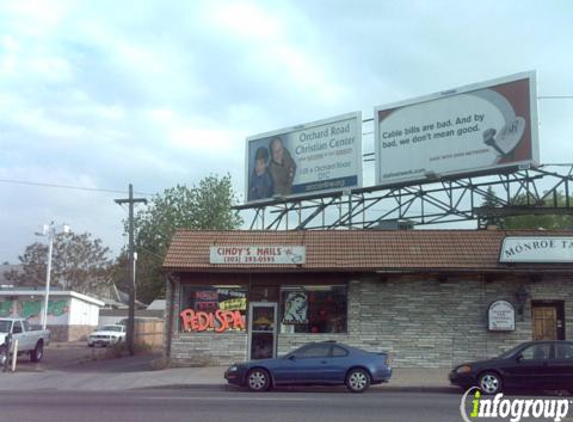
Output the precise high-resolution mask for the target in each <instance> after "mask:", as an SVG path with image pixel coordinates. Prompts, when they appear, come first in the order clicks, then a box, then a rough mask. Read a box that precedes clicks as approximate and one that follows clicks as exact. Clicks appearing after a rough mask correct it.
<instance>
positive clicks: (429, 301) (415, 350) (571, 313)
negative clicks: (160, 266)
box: [171, 275, 573, 368]
mask: <svg viewBox="0 0 573 422" xmlns="http://www.w3.org/2000/svg"><path fill="white" fill-rule="evenodd" d="M521 286H524V287H525V288H526V289H527V290H528V292H529V294H530V298H529V299H528V301H527V305H526V306H525V309H524V312H523V315H522V316H520V315H518V314H517V315H516V330H515V331H513V332H489V331H488V330H487V309H488V306H489V305H490V304H491V303H492V302H493V301H495V300H507V301H508V302H510V303H513V304H514V306H515V307H516V308H517V306H516V296H515V293H516V291H517V290H518V289H519V288H520V287H521ZM174 296H175V302H174V313H173V315H174V319H173V334H172V335H173V341H172V346H171V357H172V358H173V359H174V360H176V361H177V360H179V361H182V362H183V361H188V362H198V363H203V362H204V363H216V364H227V363H230V362H233V361H238V360H245V359H246V356H247V340H248V339H247V335H246V334H242V333H227V334H207V333H199V334H198V333H179V328H178V327H179V323H178V314H179V308H178V304H179V288H178V285H176V289H175V295H174ZM532 300H534V301H535V300H564V301H565V327H566V338H568V339H571V338H573V309H571V304H572V303H573V278H569V279H567V278H565V277H563V276H551V275H545V276H543V278H542V280H540V281H532V280H531V279H530V278H528V277H522V278H519V277H503V278H496V279H494V280H493V281H488V280H485V279H483V278H482V277H478V276H476V277H463V278H448V279H443V280H437V279H434V278H422V277H421V276H418V277H415V276H412V277H405V276H397V277H393V278H388V279H380V278H378V277H372V278H363V279H360V280H352V281H351V282H350V283H349V297H348V333H347V334H279V337H278V353H279V354H283V353H287V352H289V351H291V350H292V349H294V348H295V347H298V346H300V345H302V344H305V343H307V342H310V341H323V340H336V341H341V342H345V343H347V344H349V345H354V346H357V347H361V348H364V349H366V350H372V351H382V350H386V351H390V352H391V353H392V355H393V358H394V363H393V365H394V366H395V367H428V368H435V367H450V366H452V365H454V364H457V363H460V362H463V361H467V360H476V359H484V358H488V357H493V356H496V355H498V354H500V353H501V352H502V351H505V350H507V349H509V348H511V347H513V346H515V345H517V344H519V343H521V342H523V341H528V340H531V338H532V327H531V301H532Z"/></svg>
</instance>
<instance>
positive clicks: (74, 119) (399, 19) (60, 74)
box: [0, 0, 573, 260]
mask: <svg viewBox="0 0 573 422" xmlns="http://www.w3.org/2000/svg"><path fill="white" fill-rule="evenodd" d="M444 10H447V11H448V13H444ZM570 11H571V10H570V6H569V5H568V3H559V2H551V7H548V6H547V5H542V4H540V5H529V6H528V7H523V3H522V2H517V1H509V2H504V3H503V4H500V3H499V2H496V1H487V0H486V1H484V2H482V3H480V5H479V6H476V5H475V4H466V3H464V2H455V1H446V0H444V1H441V0H440V1H437V2H432V3H429V2H422V1H420V2H411V3H409V4H408V5H403V4H402V3H399V2H379V1H374V0H372V1H367V0H362V1H361V2H357V3H349V2H347V1H337V0H332V1H328V2H303V1H286V0H277V1H273V2H267V1H262V0H261V1H255V0H228V1H227V0H218V1H192V2H181V1H167V2H157V1H150V0H138V1H136V2H135V1H129V2H127V1H125V2H124V1H121V2H119V1H115V0H101V1H97V2H76V1H64V0H53V1H49V0H46V1H39V0H17V1H6V2H0V145H1V146H2V154H1V155H0V176H2V177H4V178H7V179H15V178H21V179H23V180H34V179H35V180H40V181H42V180H49V181H51V182H53V183H60V184H71V185H78V184H86V185H87V186H92V187H101V188H119V189H125V188H126V186H127V184H128V183H134V185H135V187H136V189H139V190H142V191H151V192H154V191H159V190H161V189H163V188H167V187H169V186H173V185H174V184H176V183H194V182H197V181H198V180H199V179H200V178H201V177H203V176H205V175H207V174H209V173H227V172H228V171H230V172H231V174H232V176H233V177H234V178H235V180H234V183H235V186H236V187H237V189H238V190H242V185H243V180H242V177H243V174H244V169H243V166H244V157H243V154H244V147H245V137H246V136H248V135H254V134H257V133H261V132H266V131H269V130H273V129H277V128H281V127H286V126H292V125H295V124H300V123H305V122H308V121H313V120H317V119H321V118H325V117H329V116H331V115H334V114H339V113H343V112H348V111H354V110H362V111H363V112H364V116H365V117H369V116H371V114H372V107H373V106H374V105H380V104H386V103H389V102H393V101H398V100H402V99H407V98H409V97H417V96H421V95H425V94H429V93H432V92H436V91H440V90H443V89H448V88H453V87H456V86H459V85H463V84H467V83H472V82H479V81H481V80H486V79H490V78H493V77H497V76H502V75H504V74H509V73H513V72H517V71H522V70H527V69H532V68H537V69H538V70H539V75H538V77H539V86H540V94H546V95H549V94H570V93H571V92H573V82H572V81H571V78H570V77H569V70H568V69H569V68H570V67H571V66H570V62H571V59H570V58H569V55H568V51H569V49H570V48H569V45H568V43H569V40H570V39H571V38H572V37H573V29H572V28H571V25H570V23H569V20H568V17H569V16H570V13H569V12H570ZM508 16H511V17H512V18H511V19H508ZM532 28H534V30H533V29H532ZM569 109H570V106H569V103H567V102H561V103H556V102H553V103H551V102H542V103H541V104H540V116H541V119H542V126H541V131H540V135H541V149H542V159H544V160H550V161H556V160H560V161H563V160H566V159H567V157H569V159H567V160H569V161H570V157H571V156H572V155H573V154H572V151H573V150H572V149H571V145H570V144H569V143H568V142H567V139H568V134H569V133H571V131H572V129H571V123H570V119H569V118H568V115H569V114H570V113H569ZM568 113H569V114H568ZM367 129H368V127H367V128H366V130H367ZM364 143H365V150H371V149H372V144H373V141H372V135H368V136H365V139H364ZM563 157H565V158H563ZM367 173H368V174H367V177H365V179H367V180H370V179H371V177H370V175H371V169H368V170H367ZM0 197H2V198H3V199H4V198H9V201H10V206H9V207H8V206H4V205H3V207H2V208H1V210H0V212H1V213H2V218H1V219H0V230H2V233H3V234H4V236H3V240H0V260H5V259H12V257H14V256H15V255H16V254H17V253H19V252H21V248H20V246H21V245H22V244H23V242H24V241H28V240H30V238H29V236H28V233H31V232H33V230H34V229H35V227H33V228H31V229H30V228H29V226H30V225H31V224H32V223H33V224H42V223H44V222H46V221H47V220H48V219H52V218H55V219H57V220H62V219H66V220H69V221H72V220H73V222H74V224H75V225H77V226H78V227H82V226H85V230H89V231H91V232H93V233H94V235H96V236H99V233H102V234H101V236H102V237H104V240H106V242H111V243H114V242H115V243H116V244H119V243H121V242H122V241H123V239H122V238H121V236H119V237H117V238H114V236H117V232H118V231H121V230H120V229H117V227H116V226H117V224H119V223H117V220H120V219H121V218H122V216H121V215H119V216H118V215H117V213H118V212H123V211H122V210H121V209H119V210H117V209H116V208H119V207H117V206H116V205H115V204H113V201H111V199H110V198H109V197H101V196H99V195H97V194H93V193H85V194H80V193H78V192H75V191H66V190H63V191H61V192H59V191H58V192H56V191H53V190H50V189H48V190H46V189H42V188H29V187H24V186H12V185H6V184H1V183H0ZM3 204H4V202H3ZM82 204H85V206H83V205H82ZM100 216H102V218H100ZM103 216H105V218H103Z"/></svg>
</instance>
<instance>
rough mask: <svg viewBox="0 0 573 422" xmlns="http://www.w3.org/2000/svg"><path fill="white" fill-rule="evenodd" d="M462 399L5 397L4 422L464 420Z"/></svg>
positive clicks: (0, 409) (0, 403)
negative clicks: (460, 408)
mask: <svg viewBox="0 0 573 422" xmlns="http://www.w3.org/2000/svg"><path fill="white" fill-rule="evenodd" d="M459 400H460V396H459V395H457V394H436V393H393V392H388V393H380V392H367V393H365V394H361V395H356V394H351V393H348V392H346V391H344V390H341V391H334V392H327V393H324V392H320V393H314V392H288V391H279V392H269V393H263V394H253V393H249V392H244V391H216V390H194V389H185V390H137V391H130V392H121V393H77V392H66V393H64V392H57V393H56V392H53V391H34V392H31V393H30V394H21V392H19V393H0V421H1V422H11V421H18V422H35V421H38V422H46V421H57V422H78V421H83V422H96V421H97V422H101V421H111V422H123V421H125V422H130V421H133V422H136V421H137V422H158V421H165V422H179V421H181V422H183V421H185V422H194V421H197V422H253V421H265V422H267V421H268V422H279V421H288V422H293V421H296V422H302V421H320V422H351V421H376V422H384V421H427V422H434V421H435V422H449V421H460V420H461V417H460V414H459Z"/></svg>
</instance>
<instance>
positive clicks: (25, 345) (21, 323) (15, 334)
mask: <svg viewBox="0 0 573 422" xmlns="http://www.w3.org/2000/svg"><path fill="white" fill-rule="evenodd" d="M8 334H11V335H12V347H11V351H13V350H14V343H15V341H16V340H18V355H20V354H23V353H27V354H29V355H30V360H31V361H32V362H39V361H40V360H42V357H44V347H45V346H47V345H48V344H49V343H50V332H49V331H48V330H31V329H30V324H29V323H28V321H27V320H25V319H24V318H0V346H2V345H5V343H6V337H7V336H8Z"/></svg>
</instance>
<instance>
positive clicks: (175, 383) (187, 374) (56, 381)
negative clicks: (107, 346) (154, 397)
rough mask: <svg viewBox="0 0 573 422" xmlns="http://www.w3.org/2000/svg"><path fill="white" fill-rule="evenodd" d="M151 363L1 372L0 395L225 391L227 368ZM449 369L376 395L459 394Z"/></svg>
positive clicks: (415, 375)
mask: <svg viewBox="0 0 573 422" xmlns="http://www.w3.org/2000/svg"><path fill="white" fill-rule="evenodd" d="M150 364H151V361H147V365H146V362H143V363H142V357H137V356H135V357H124V358H121V359H113V360H110V361H99V362H97V363H94V362H92V363H90V364H84V365H75V366H73V367H70V368H67V369H66V368H58V369H54V370H49V371H44V372H15V373H1V372H0V391H2V390H4V391H6V390H10V391H14V390H37V389H42V390H46V389H50V390H61V391H72V390H73V391H121V390H131V389H138V388H178V389H181V388H203V389H214V390H217V389H220V390H225V389H227V388H233V387H228V386H227V382H226V380H225V379H224V378H223V373H224V371H225V369H226V368H227V367H226V366H225V367H224V366H215V367H205V368H169V369H162V370H150V369H149V368H150V367H151V365H150ZM447 374H448V369H447V368H441V369H420V368H398V369H395V370H394V375H393V377H392V379H391V380H390V383H389V384H383V385H380V386H373V387H372V390H376V391H381V392H382V391H413V392H415V391H419V392H430V391H435V392H454V393H455V392H457V391H459V390H458V389H457V388H455V387H452V386H450V385H449V382H448V379H447Z"/></svg>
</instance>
